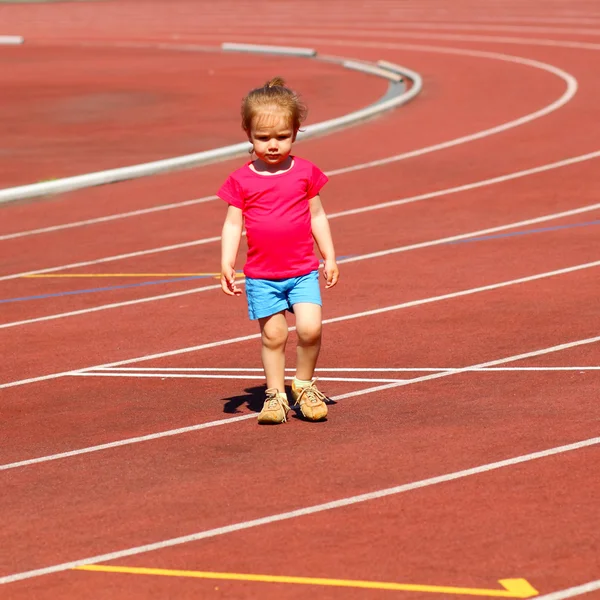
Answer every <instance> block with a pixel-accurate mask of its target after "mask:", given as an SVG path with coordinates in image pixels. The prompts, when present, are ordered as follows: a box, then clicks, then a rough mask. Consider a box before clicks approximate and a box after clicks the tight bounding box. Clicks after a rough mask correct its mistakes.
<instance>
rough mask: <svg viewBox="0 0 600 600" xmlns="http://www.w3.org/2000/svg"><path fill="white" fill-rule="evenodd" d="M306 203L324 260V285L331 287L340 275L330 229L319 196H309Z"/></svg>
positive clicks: (313, 231) (314, 234) (314, 235)
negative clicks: (325, 282) (325, 281)
mask: <svg viewBox="0 0 600 600" xmlns="http://www.w3.org/2000/svg"><path fill="white" fill-rule="evenodd" d="M308 203H309V206H310V216H311V226H312V233H313V237H314V238H315V241H316V242H317V246H318V247H319V252H320V253H321V255H322V256H323V259H324V260H325V268H324V269H323V275H325V279H327V284H326V285H325V288H326V289H327V288H330V287H333V286H334V285H335V284H336V283H337V282H338V279H339V276H340V270H339V269H338V266H337V263H336V262H335V249H334V247H333V239H332V237H331V229H330V228H329V221H328V219H327V215H326V214H325V210H324V208H323V204H322V203H321V198H320V197H319V196H318V195H317V196H315V197H314V198H311V199H310V200H309V201H308Z"/></svg>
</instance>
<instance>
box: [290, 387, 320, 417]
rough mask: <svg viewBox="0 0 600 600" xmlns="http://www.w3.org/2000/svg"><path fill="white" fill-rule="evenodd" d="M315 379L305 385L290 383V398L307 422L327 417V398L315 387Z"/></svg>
mask: <svg viewBox="0 0 600 600" xmlns="http://www.w3.org/2000/svg"><path fill="white" fill-rule="evenodd" d="M315 382H316V379H313V380H312V381H310V382H307V383H298V382H297V379H295V378H294V380H293V381H292V398H293V399H294V406H298V405H299V406H300V411H301V412H302V414H303V415H304V417H305V418H306V419H308V420H309V421H321V420H322V419H324V418H325V417H326V416H327V404H325V400H327V396H325V394H323V393H322V392H320V391H319V390H318V389H317V386H316V383H315Z"/></svg>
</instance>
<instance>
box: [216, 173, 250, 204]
mask: <svg viewBox="0 0 600 600" xmlns="http://www.w3.org/2000/svg"><path fill="white" fill-rule="evenodd" d="M217 196H219V198H221V200H225V202H227V204H231V206H235V207H237V208H241V209H243V208H244V195H243V193H242V188H241V186H240V184H239V182H238V181H236V179H235V178H234V177H233V176H232V175H230V176H229V177H228V178H227V179H226V181H225V183H224V184H223V185H222V186H221V187H220V188H219V191H218V192H217Z"/></svg>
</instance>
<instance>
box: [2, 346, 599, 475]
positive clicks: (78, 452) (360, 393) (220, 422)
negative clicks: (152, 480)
mask: <svg viewBox="0 0 600 600" xmlns="http://www.w3.org/2000/svg"><path fill="white" fill-rule="evenodd" d="M597 342H600V336H598V337H592V338H586V339H582V340H576V341H574V342H567V343H565V344H559V345H557V346H550V347H548V348H543V349H541V350H534V351H532V352H525V353H522V354H515V355H513V356H508V357H505V358H501V359H498V360H493V361H488V362H485V363H479V364H476V365H471V366H468V367H461V368H457V369H447V370H444V371H442V372H436V373H432V374H430V375H423V376H421V377H416V378H412V379H405V380H402V381H397V382H395V383H387V384H383V385H377V386H374V387H369V388H366V389H362V390H358V391H355V392H348V393H346V394H339V395H337V396H332V397H331V399H332V400H335V401H337V400H343V399H345V398H355V397H357V396H364V395H365V394H372V393H376V392H380V391H384V390H388V389H392V388H396V387H400V386H405V385H412V384H414V383H421V382H424V381H429V380H432V379H439V378H442V377H449V376H451V375H457V374H459V373H468V372H470V371H477V370H480V369H485V368H488V367H493V366H496V365H499V364H506V363H511V362H516V361H519V360H524V359H527V358H534V357H537V356H542V355H545V354H551V353H553V352H560V351H563V350H569V349H571V348H576V347H579V346H584V345H587V344H595V343H597ZM76 374H78V372H75V371H74V372H71V373H66V374H65V375H76ZM251 418H256V415H255V414H249V415H243V416H240V417H234V418H230V419H220V420H217V421H210V422H207V423H201V424H199V425H192V426H189V427H184V428H180V429H171V430H167V431H162V432H159V433H153V434H149V435H145V436H139V437H134V438H128V439H124V440H119V441H117V442H109V443H106V444H100V445H97V446H90V447H87V448H80V449H78V450H71V451H68V452H61V453H58V454H51V455H47V456H41V457H38V458H32V459H27V460H22V461H18V462H13V463H8V464H4V465H0V471H3V470H8V469H15V468H18V467H24V466H28V465H34V464H39V463H43V462H49V461H53V460H59V459H62V458H68V457H72V456H79V455H81V454H88V453H90V452H98V451H100V450H108V449H110V448H116V447H119V446H126V445H129V444H137V443H139V442H145V441H149V440H156V439H160V438H163V437H170V436H174V435H181V434H182V433H189V432H191V431H198V430H200V429H208V428H209V427H215V426H218V425H226V424H228V423H235V422H237V421H242V420H246V419H251Z"/></svg>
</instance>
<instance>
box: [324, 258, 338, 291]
mask: <svg viewBox="0 0 600 600" xmlns="http://www.w3.org/2000/svg"><path fill="white" fill-rule="evenodd" d="M323 275H324V276H325V279H326V280H327V283H326V284H325V289H329V288H332V287H333V286H334V285H335V284H336V283H337V282H338V279H339V278H340V270H339V268H338V266H337V263H336V262H335V259H333V260H326V261H325V266H324V268H323Z"/></svg>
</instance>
